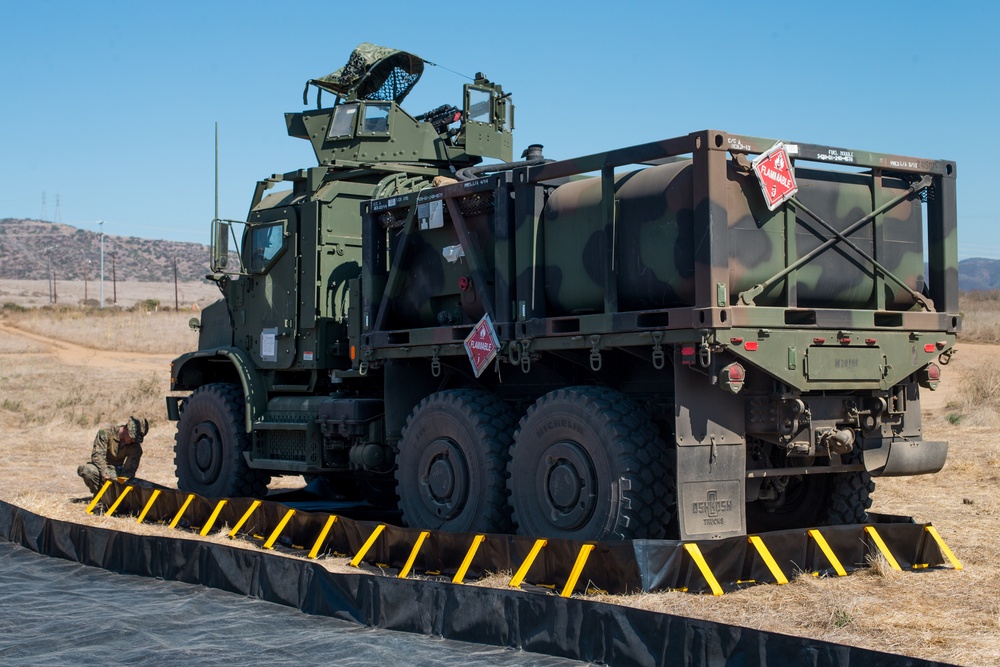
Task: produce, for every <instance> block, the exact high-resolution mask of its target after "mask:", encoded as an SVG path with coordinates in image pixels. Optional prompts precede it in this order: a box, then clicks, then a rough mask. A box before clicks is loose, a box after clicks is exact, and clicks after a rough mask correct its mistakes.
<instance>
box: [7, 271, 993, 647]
mask: <svg viewBox="0 0 1000 667" xmlns="http://www.w3.org/2000/svg"><path fill="white" fill-rule="evenodd" d="M42 287H43V288H44V287H45V283H44V282H42ZM167 287H168V286H166V285H161V286H160V288H161V290H164V289H166V288H167ZM209 287H211V286H209ZM169 288H170V294H171V296H172V288H173V286H172V285H169ZM0 289H3V290H9V289H10V287H9V286H8V285H0ZM60 289H62V288H60ZM81 298H82V297H81ZM145 298H158V297H145ZM136 300H140V299H139V298H137V299H136ZM208 300H209V301H210V300H211V299H208ZM7 301H10V302H14V299H12V298H10V296H9V292H7V293H4V294H0V306H2V304H3V303H4V302H7ZM206 303H207V301H206ZM963 311H964V315H965V317H966V320H965V321H966V333H965V334H963V336H962V337H961V339H960V342H959V345H958V349H959V352H958V353H957V354H956V355H955V357H954V358H953V360H952V363H951V364H949V365H948V366H947V367H945V368H944V369H943V370H944V377H943V381H942V383H941V387H940V388H939V390H938V391H936V392H925V394H924V397H923V398H924V432H925V437H927V438H929V439H934V440H938V439H942V440H949V441H950V443H951V449H950V455H949V461H948V464H947V466H946V467H945V469H944V470H943V471H942V472H940V473H938V474H937V475H929V476H921V477H913V478H906V477H903V478H892V479H881V480H878V482H877V489H876V493H875V502H874V506H873V510H875V511H879V512H885V513H893V514H907V515H911V516H913V517H914V518H916V519H917V520H918V521H931V522H933V523H934V524H935V525H936V526H937V528H938V531H939V532H940V533H941V535H942V537H943V538H944V539H945V541H946V542H947V543H948V545H949V546H950V547H951V548H952V549H953V550H954V551H955V553H956V555H957V556H958V558H959V559H960V560H961V561H962V562H963V564H964V566H965V567H964V569H963V570H962V571H954V570H935V571H925V572H921V573H906V574H900V573H895V572H892V571H890V570H887V569H886V568H884V567H881V566H880V564H879V563H877V562H876V563H875V564H874V566H873V567H871V568H870V569H869V570H867V571H865V572H862V573H859V574H855V575H852V576H849V577H845V578H816V577H813V576H810V575H803V576H799V577H796V578H795V579H793V581H792V582H791V583H789V584H788V585H785V586H773V585H772V586H756V587H753V588H748V589H745V590H742V591H738V592H735V593H729V594H726V595H725V596H722V597H719V598H716V597H712V596H709V595H690V594H684V593H675V592H664V593H654V594H646V595H636V596H624V597H614V598H611V599H608V598H604V599H605V600H607V601H611V602H615V603H618V604H626V605H633V606H639V607H644V608H648V609H653V610H657V611H662V612H667V613H672V614H682V615H688V616H694V617H698V618H705V619H710V620H716V621H721V622H725V623H734V624H739V625H744V626H749V627H753V628H761V629H766V630H771V631H776V632H783V633H789V634H795V635H800V636H805V637H812V638H817V639H824V640H829V641H835V642H840V643H845V644H852V645H857V646H865V647H869V648H873V649H878V650H883V651H891V652H896V653H902V654H906V655H910V656H917V657H921V658H927V659H933V660H940V661H945V662H950V663H956V664H962V665H975V666H979V665H988V664H998V663H1000V597H998V596H997V595H996V591H997V583H996V582H997V580H998V578H1000V494H998V493H997V491H998V489H1000V447H998V446H997V445H998V440H1000V438H998V436H997V433H998V430H1000V345H998V343H1000V340H998V339H996V338H994V337H995V336H998V335H1000V334H998V333H997V332H998V331H1000V326H998V324H1000V300H997V299H989V298H980V299H974V300H973V299H966V300H964V301H963ZM190 317H191V313H190V312H189V311H181V312H152V313H147V312H115V311H105V313H103V314H102V313H96V312H95V311H91V310H87V311H81V310H78V309H76V310H75V309H66V310H53V309H35V310H27V311H21V310H20V309H19V308H14V307H6V308H0V471H2V474H3V479H4V482H3V484H2V485H0V498H3V499H4V500H7V501H11V502H14V503H16V504H18V505H20V506H22V507H25V508H27V509H29V510H31V511H35V512H40V513H43V514H46V515H48V516H52V517H56V518H60V519H65V520H70V521H75V522H78V523H93V524H97V525H103V526H109V527H113V528H116V529H120V530H143V531H151V532H158V531H163V530H166V529H165V528H161V527H156V526H136V524H135V523H134V521H132V520H127V519H117V518H108V517H101V516H89V515H86V514H85V513H84V507H85V504H84V503H85V501H86V500H87V499H88V498H87V495H88V494H87V492H86V488H85V487H84V485H83V482H82V481H81V480H80V479H79V478H78V477H77V476H76V466H77V465H78V464H80V463H83V462H84V461H85V460H86V459H87V457H88V455H89V451H90V445H91V442H92V440H93V437H94V433H95V432H96V430H97V428H99V427H100V426H101V425H102V424H104V423H106V422H108V421H110V420H119V419H123V418H125V417H127V416H128V415H129V414H136V415H139V414H142V415H146V416H147V417H148V418H149V420H150V425H151V428H150V433H149V435H148V436H147V439H146V443H145V444H144V449H145V452H146V454H145V456H144V457H143V462H142V467H141V468H140V471H139V472H140V476H141V477H143V478H145V479H148V480H150V481H153V482H157V483H160V484H165V485H174V484H175V478H174V471H173V453H172V446H173V424H171V423H170V422H168V421H166V418H165V416H164V412H165V410H164V401H163V397H164V396H165V395H166V393H167V389H168V366H169V362H170V360H171V359H172V358H173V357H174V356H176V355H178V354H180V353H182V352H185V351H188V350H190V349H193V347H194V346H195V345H196V337H195V334H194V333H192V332H191V331H190V330H189V329H188V326H187V321H188V319H189V318H190ZM299 481H300V478H285V479H284V480H279V484H282V485H295V484H297V483H298V482H299ZM187 537H188V538H189V539H198V538H196V537H193V536H187ZM206 539H216V540H218V539H220V538H219V537H218V536H216V537H213V538H206ZM247 546H249V545H247ZM326 564H327V566H328V567H330V568H331V569H334V570H340V569H343V568H344V567H345V562H343V561H339V560H337V559H329V560H328V561H327V563H326ZM495 579H496V582H494V585H503V581H502V578H499V577H497V578H495Z"/></svg>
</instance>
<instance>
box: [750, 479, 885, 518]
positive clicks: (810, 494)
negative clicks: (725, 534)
mask: <svg viewBox="0 0 1000 667" xmlns="http://www.w3.org/2000/svg"><path fill="white" fill-rule="evenodd" d="M874 491H875V482H874V481H873V480H872V478H871V475H869V474H868V473H867V472H866V471H864V470H862V471H860V472H849V473H840V474H836V475H801V476H797V477H793V478H791V479H789V480H788V486H787V487H786V488H785V491H784V492H782V493H781V494H780V496H779V497H778V498H777V499H775V500H772V501H762V500H758V501H755V502H752V503H748V504H747V532H750V533H765V532H768V531H772V530H785V529H788V528H811V527H814V526H840V525H848V524H854V523H865V522H866V521H867V520H868V511H867V510H868V508H869V507H871V506H872V498H871V494H872V492H874Z"/></svg>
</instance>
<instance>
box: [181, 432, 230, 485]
mask: <svg viewBox="0 0 1000 667" xmlns="http://www.w3.org/2000/svg"><path fill="white" fill-rule="evenodd" d="M188 460H189V461H190V463H191V472H192V473H194V477H195V479H197V480H198V482H200V483H202V484H212V483H214V482H215V481H216V480H217V479H218V478H219V474H220V472H221V471H222V435H221V434H220V433H219V428H218V427H217V426H216V425H215V424H214V423H213V422H210V421H204V422H201V423H200V424H198V425H197V426H195V427H194V430H193V431H192V433H191V450H190V456H189V457H188Z"/></svg>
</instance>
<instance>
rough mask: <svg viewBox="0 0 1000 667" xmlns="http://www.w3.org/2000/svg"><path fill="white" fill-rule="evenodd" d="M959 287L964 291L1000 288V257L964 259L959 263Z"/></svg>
mask: <svg viewBox="0 0 1000 667" xmlns="http://www.w3.org/2000/svg"><path fill="white" fill-rule="evenodd" d="M958 288H959V289H960V290H962V291H963V292H972V291H975V290H993V289H1000V259H983V258H981V257H974V258H972V259H963V260H962V261H961V262H959V263H958Z"/></svg>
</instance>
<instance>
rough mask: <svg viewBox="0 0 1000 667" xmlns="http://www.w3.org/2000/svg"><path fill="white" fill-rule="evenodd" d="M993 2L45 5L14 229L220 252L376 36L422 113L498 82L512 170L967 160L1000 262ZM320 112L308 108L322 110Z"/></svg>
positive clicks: (24, 48)
mask: <svg viewBox="0 0 1000 667" xmlns="http://www.w3.org/2000/svg"><path fill="white" fill-rule="evenodd" d="M998 27H1000V3H996V2H965V3H941V2H934V3H931V2H920V1H912V2H870V1H869V2H822V3H806V2H802V3H789V2H768V1H763V0H761V1H758V2H716V3H696V2H685V3H674V2H669V1H667V0H660V1H658V2H626V1H623V2H617V3H611V2H590V1H587V0H580V1H577V2H532V3H528V2H518V1H516V0H514V1H511V2H506V3H486V2H474V3H467V2H463V3H442V2H436V3H417V2H412V1H410V2H393V1H389V0H381V1H379V2H350V3H348V2H310V3H304V2H295V1H286V2H280V3H263V2H253V1H247V2H198V3H194V2H184V1H180V2H171V3H152V2H138V1H136V2H101V1H99V0H95V1H93V2H51V1H49V2H47V1H45V0H34V1H32V2H13V1H12V0H8V1H7V2H4V3H3V11H2V13H0V218H3V217H23V218H39V217H41V216H42V214H43V193H44V199H45V208H44V212H45V214H46V215H45V217H46V219H49V220H56V219H57V218H56V215H57V207H56V204H57V198H58V216H59V220H61V221H62V222H64V223H66V224H71V225H74V226H77V227H82V228H85V229H92V230H96V229H97V224H96V221H98V220H104V221H105V231H106V232H107V233H109V234H118V235H127V236H128V235H131V236H140V237H147V238H164V239H172V240H181V241H194V242H199V243H207V241H208V223H209V221H210V220H211V218H212V216H213V212H214V131H215V130H214V127H215V122H216V121H218V122H219V128H220V129H219V132H220V151H221V162H220V170H221V174H220V214H221V215H222V217H227V218H235V219H243V218H244V216H245V215H246V208H247V205H248V203H249V200H250V196H251V194H252V192H253V186H254V183H255V181H256V180H258V179H260V178H263V177H266V176H268V175H270V174H272V173H278V172H287V171H291V170H293V169H297V168H300V167H306V166H311V165H312V164H314V163H315V159H314V157H313V154H312V151H311V149H310V148H309V145H308V143H307V142H305V141H302V140H299V139H292V138H289V137H288V136H287V135H286V133H285V125H284V117H283V113H284V112H286V111H299V110H301V109H302V108H303V106H302V88H303V85H304V83H305V81H306V80H307V79H309V78H313V77H318V76H322V75H324V74H327V73H329V72H331V71H333V70H335V69H337V68H338V67H340V66H341V65H343V64H344V62H346V59H347V56H348V55H349V54H350V52H351V50H352V48H353V47H354V46H355V45H356V44H357V43H359V42H363V41H369V42H374V43H376V44H382V45H385V46H393V47H396V48H401V49H406V50H409V51H412V52H413V53H416V54H418V55H420V56H421V57H423V58H425V59H427V60H429V61H432V62H434V63H437V64H438V65H440V66H441V67H436V68H429V69H428V71H427V73H426V74H425V76H424V79H423V81H422V82H421V84H420V85H418V87H417V89H415V90H414V92H413V93H412V94H411V96H410V98H408V99H407V103H406V105H405V106H406V107H407V109H408V110H409V111H410V112H411V113H414V114H416V113H420V112H423V111H426V110H428V109H430V108H432V107H435V106H437V105H439V104H442V103H454V104H460V93H461V86H462V84H463V83H465V82H466V79H465V78H463V77H462V76H459V74H456V73H455V72H457V73H460V74H462V75H466V76H470V77H471V76H473V75H474V74H475V73H476V72H477V71H482V72H484V73H485V74H486V75H487V76H488V77H489V78H490V79H492V80H494V81H497V82H499V83H501V84H502V85H503V86H504V89H505V90H507V91H510V92H512V93H513V98H514V102H515V104H516V109H517V111H516V126H517V128H516V131H515V145H514V150H515V156H516V155H520V152H521V150H523V148H524V147H526V146H527V145H528V144H530V143H542V144H544V145H545V155H546V157H550V158H557V159H563V158H569V157H573V156H576V155H585V154H589V153H594V152H598V151H602V150H608V149H612V148H618V147H622V146H628V145H632V144H637V143H644V142H647V141H652V140H655V139H662V138H666V137H672V136H677V135H682V134H687V133H689V132H692V131H695V130H701V129H706V128H712V129H720V130H725V131H729V132H734V133H740V134H749V135H755V136H763V137H773V138H777V139H783V140H786V141H794V142H811V143H819V144H828V145H831V146H838V147H843V148H851V149H861V150H870V151H876V152H886V153H898V154H904V155H910V156H916V157H925V158H936V159H947V160H954V161H956V162H957V164H958V198H959V199H958V207H959V255H960V257H961V258H967V257H991V258H1000V198H998V190H1000V188H998V187H997V185H996V182H997V178H996V176H994V174H996V173H997V172H998V171H1000V165H998V160H997V158H996V151H995V149H992V148H990V144H989V141H988V140H989V137H990V136H992V133H993V130H994V129H995V128H996V127H997V125H998V123H997V120H998V113H997V109H998V108H1000V104H998V102H1000V100H998V97H1000V50H998V48H997V44H996V42H997V36H996V31H997V28H998ZM313 100H314V98H313V97H311V98H310V104H313Z"/></svg>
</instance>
